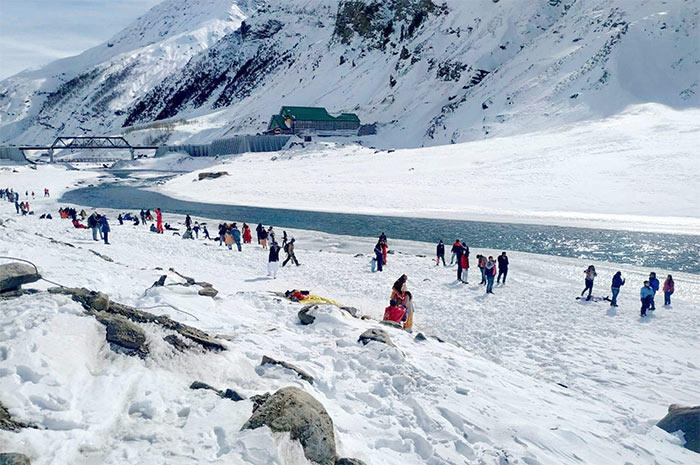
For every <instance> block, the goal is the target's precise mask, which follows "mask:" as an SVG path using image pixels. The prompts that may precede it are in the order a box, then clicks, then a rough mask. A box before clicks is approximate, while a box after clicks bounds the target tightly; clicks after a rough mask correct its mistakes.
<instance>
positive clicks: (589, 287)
mask: <svg viewBox="0 0 700 465" xmlns="http://www.w3.org/2000/svg"><path fill="white" fill-rule="evenodd" d="M583 273H584V275H585V281H584V283H585V287H584V289H583V291H582V292H581V297H583V295H584V294H585V293H586V291H588V296H587V297H586V300H591V299H592V298H593V295H592V294H593V282H594V280H595V278H596V277H597V276H598V273H597V272H596V270H595V266H593V265H590V266H589V267H588V268H586V269H585V270H584V272H583ZM624 285H625V279H624V278H623V277H622V272H621V271H618V272H617V273H615V274H614V275H613V277H612V284H611V286H610V290H611V291H612V298H611V299H609V300H610V306H611V307H617V306H618V305H617V297H618V295H619V294H620V288H621V287H622V286H624ZM659 286H660V283H659V280H658V278H657V277H656V273H655V272H653V271H652V272H651V273H649V279H647V280H646V281H644V284H643V286H642V288H641V290H640V291H639V297H640V300H641V301H642V308H641V309H640V315H641V316H646V315H647V311H648V310H650V311H654V310H656V302H655V297H656V293H657V292H658V291H659ZM662 290H663V293H664V306H666V307H668V306H669V305H671V295H673V292H674V291H675V283H674V282H673V276H671V275H668V276H666V280H665V281H664V285H663V288H662ZM606 299H607V298H606Z"/></svg>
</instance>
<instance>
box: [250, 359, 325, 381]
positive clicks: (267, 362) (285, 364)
mask: <svg viewBox="0 0 700 465" xmlns="http://www.w3.org/2000/svg"><path fill="white" fill-rule="evenodd" d="M263 365H279V366H281V367H284V368H286V369H288V370H292V371H294V372H296V374H298V375H299V377H300V378H301V379H303V380H304V381H308V382H309V383H311V384H314V377H313V376H311V375H310V374H308V373H307V372H305V371H304V370H302V369H301V368H297V367H296V366H294V365H292V364H291V363H288V362H284V361H281V360H275V359H274V358H271V357H268V356H267V355H263V358H262V362H260V366H263Z"/></svg>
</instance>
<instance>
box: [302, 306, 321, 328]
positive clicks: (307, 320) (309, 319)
mask: <svg viewBox="0 0 700 465" xmlns="http://www.w3.org/2000/svg"><path fill="white" fill-rule="evenodd" d="M316 308H318V305H307V306H306V307H304V308H302V309H301V310H299V313H298V314H297V316H298V317H299V321H301V324H302V325H310V324H312V323H313V322H314V321H316V317H315V316H313V315H309V312H310V311H311V310H314V309H316Z"/></svg>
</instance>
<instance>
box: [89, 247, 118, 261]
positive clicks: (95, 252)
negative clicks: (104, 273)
mask: <svg viewBox="0 0 700 465" xmlns="http://www.w3.org/2000/svg"><path fill="white" fill-rule="evenodd" d="M88 250H90V252H92V253H94V254H95V255H97V256H98V257H100V258H101V259H102V260H104V261H106V262H110V263H114V260H112V259H111V258H110V257H108V256H107V255H104V254H101V253H99V252H98V251H96V250H92V249H88Z"/></svg>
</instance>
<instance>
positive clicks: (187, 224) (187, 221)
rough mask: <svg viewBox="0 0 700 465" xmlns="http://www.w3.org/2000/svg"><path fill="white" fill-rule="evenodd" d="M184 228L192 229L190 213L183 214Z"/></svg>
mask: <svg viewBox="0 0 700 465" xmlns="http://www.w3.org/2000/svg"><path fill="white" fill-rule="evenodd" d="M185 229H192V218H190V215H187V216H185Z"/></svg>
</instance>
